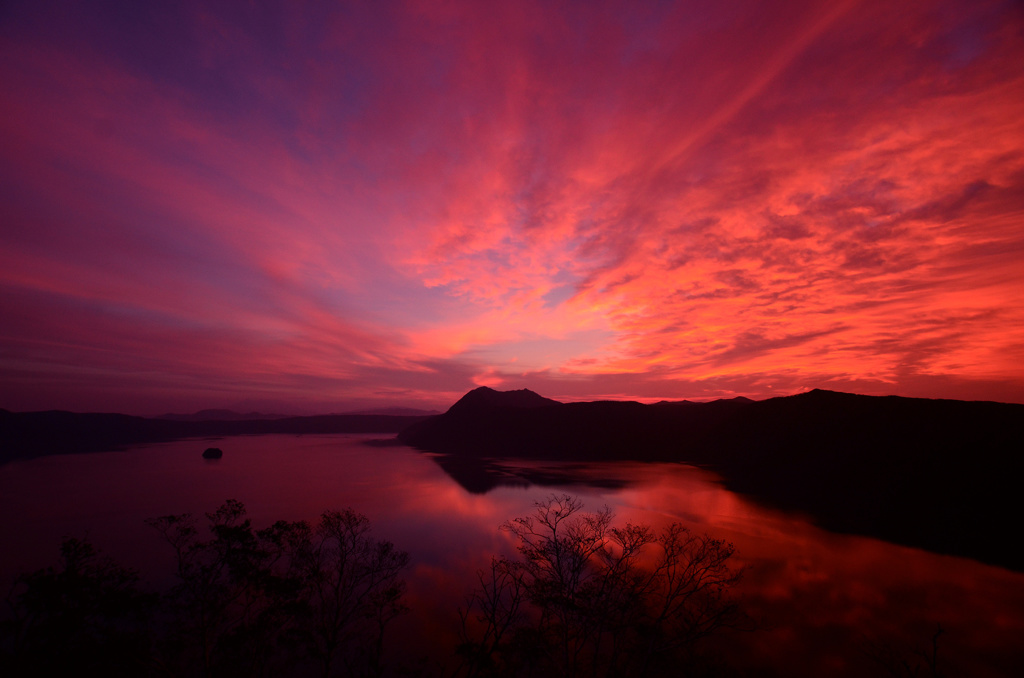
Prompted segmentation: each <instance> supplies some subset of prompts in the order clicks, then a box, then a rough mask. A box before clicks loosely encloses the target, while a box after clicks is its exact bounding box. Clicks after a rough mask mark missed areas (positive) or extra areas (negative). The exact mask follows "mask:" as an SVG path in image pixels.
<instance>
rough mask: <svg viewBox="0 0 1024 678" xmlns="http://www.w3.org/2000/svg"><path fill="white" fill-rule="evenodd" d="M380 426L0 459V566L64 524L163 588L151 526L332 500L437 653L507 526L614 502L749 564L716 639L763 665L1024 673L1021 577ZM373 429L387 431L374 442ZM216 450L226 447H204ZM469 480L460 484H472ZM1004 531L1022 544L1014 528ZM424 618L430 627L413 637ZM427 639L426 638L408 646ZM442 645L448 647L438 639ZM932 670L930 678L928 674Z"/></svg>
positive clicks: (33, 549)
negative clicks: (435, 444)
mask: <svg viewBox="0 0 1024 678" xmlns="http://www.w3.org/2000/svg"><path fill="white" fill-rule="evenodd" d="M374 437H375V436H343V435H338V436H290V435H268V436H240V437H231V438H221V439H217V440H215V441H214V440H184V441H177V442H173V443H164V444H156V445H148V446H143V447H138V448H134V449H130V450H124V451H116V452H103V453H93V454H80V455H60V456H49V457H41V458H37V459H32V460H27V461H18V462H14V463H10V464H6V465H4V466H0V515H2V516H3V519H2V520H0V544H3V556H2V562H0V577H2V582H3V585H4V586H7V585H8V583H9V582H10V580H11V578H12V577H13V576H14V575H15V574H16V573H17V572H21V571H25V570H30V569H34V568H39V567H43V566H45V565H49V564H52V563H54V562H55V561H56V556H57V548H58V545H59V542H60V539H61V537H62V536H75V537H83V536H87V537H88V538H89V539H90V540H91V541H92V542H94V543H95V544H96V545H97V546H98V547H99V548H100V549H101V550H102V551H103V552H104V553H105V554H106V555H109V556H111V557H112V558H114V559H115V560H116V561H118V562H119V563H121V564H124V565H127V566H131V567H134V568H136V569H138V570H140V571H141V572H142V573H144V575H145V576H146V577H147V578H148V579H150V580H157V581H156V582H155V583H156V584H158V585H162V584H165V583H167V582H166V581H160V580H161V578H162V577H163V578H166V577H168V576H169V573H170V557H171V554H170V553H169V548H168V547H166V545H165V544H164V543H163V542H162V541H161V540H160V538H159V536H158V535H157V534H156V533H155V532H154V530H152V529H151V528H150V527H148V526H146V525H145V523H144V520H145V519H146V518H151V517H155V516H160V515H166V514H171V513H193V514H197V515H200V514H202V513H203V512H207V511H212V510H214V509H215V508H217V507H218V506H219V505H220V504H221V503H222V502H223V501H224V500H226V499H229V498H230V499H237V500H239V501H241V502H243V503H244V504H245V505H246V507H247V509H248V510H249V516H250V517H251V518H252V519H253V522H254V523H255V524H256V526H257V527H262V526H265V525H268V524H270V523H271V522H273V521H275V520H279V519H286V520H299V519H305V520H310V521H315V520H316V518H317V517H318V516H319V515H320V513H321V512H322V511H324V510H326V509H334V508H343V507H352V508H353V509H355V510H356V511H359V512H361V513H364V514H365V515H367V516H368V517H369V518H370V520H371V523H372V525H373V531H374V534H375V535H376V536H377V537H378V538H383V539H387V540H390V541H392V542H394V543H395V544H396V546H398V547H399V548H401V549H404V550H406V551H408V552H409V553H410V554H411V556H412V565H411V567H410V570H409V571H408V572H407V575H406V581H407V583H408V595H407V601H406V602H407V604H408V605H409V606H410V607H411V612H410V613H409V614H408V615H406V616H405V617H403V618H402V619H401V620H400V621H399V623H398V624H396V626H395V628H394V629H392V631H393V633H392V642H393V644H395V646H396V650H395V651H396V652H399V651H400V652H401V654H402V655H403V656H407V657H414V656H420V655H421V654H422V655H424V656H429V657H430V661H436V662H440V661H443V660H444V659H445V658H446V657H447V655H448V654H450V653H451V648H453V647H454V644H455V638H456V630H457V627H458V615H457V608H458V606H459V605H460V604H461V603H462V601H463V600H464V598H465V595H466V594H467V593H468V592H469V589H470V588H471V586H472V584H473V583H474V582H475V574H474V573H475V572H476V570H477V569H480V568H482V567H484V566H485V565H486V564H487V563H488V562H489V560H490V557H491V555H492V554H501V553H504V554H512V553H514V543H513V542H512V540H511V537H510V535H508V534H507V533H505V532H503V531H501V530H499V529H498V528H499V525H501V524H502V523H503V522H505V521H506V520H509V519H511V518H514V517H517V516H522V515H526V514H528V513H530V511H531V509H532V507H533V503H534V502H535V501H538V500H541V499H544V498H545V497H547V496H549V495H550V494H551V493H562V492H567V493H570V494H573V495H575V496H578V497H580V498H581V499H582V500H583V501H584V503H585V504H586V507H587V509H589V510H599V509H601V508H602V507H603V506H605V505H607V506H608V507H610V508H611V509H612V510H613V511H614V513H615V514H616V516H617V521H616V522H617V523H624V522H626V521H631V522H635V523H648V524H651V525H653V526H655V527H660V526H662V525H665V524H667V523H669V522H671V521H680V522H682V523H683V524H685V525H686V526H688V527H690V528H691V529H692V530H694V531H696V532H708V533H710V534H711V535H712V536H714V537H717V538H722V539H725V540H727V541H730V542H732V543H733V544H735V546H736V550H737V555H736V556H735V560H736V563H737V565H742V566H744V567H746V568H747V569H746V571H745V574H744V578H743V580H742V581H741V583H740V584H739V586H738V587H737V590H736V593H737V595H738V596H739V597H740V598H741V600H742V602H743V605H744V608H745V609H746V611H747V613H748V614H750V615H751V616H752V617H753V618H754V619H756V620H758V622H759V626H760V628H759V629H758V630H756V631H752V632H747V631H742V632H739V631H737V632H730V633H728V634H725V635H723V636H721V637H719V638H718V639H717V642H718V644H719V646H720V647H719V649H721V650H723V651H725V652H727V653H728V656H729V657H730V660H731V661H732V662H733V663H734V664H736V665H737V666H739V667H741V668H746V669H753V668H758V669H763V670H764V673H763V675H803V676H819V675H834V676H842V675H847V676H859V675H885V671H884V669H883V668H882V667H881V666H880V665H878V664H876V663H874V660H873V659H872V657H873V656H876V655H878V654H880V653H882V652H888V651H891V652H892V653H894V656H898V657H905V658H909V659H913V658H914V652H915V651H916V650H917V649H925V648H930V647H931V639H932V635H933V633H934V632H935V630H936V628H937V625H941V627H942V629H943V630H944V633H943V634H942V636H941V638H940V640H939V659H940V662H942V664H943V665H944V666H945V667H946V670H947V673H948V674H949V675H972V676H1006V675H1019V674H1018V671H1019V670H1020V668H1021V667H1024V643H1022V642H1021V639H1022V638H1024V574H1021V573H1015V572H1011V571H1008V570H1005V569H1001V568H997V567H992V566H987V565H983V564H981V563H978V562H975V561H971V560H967V559H963V558H954V557H949V556H940V555H935V554H932V553H928V552H925V551H921V550H917V549H911V548H906V547H902V546H897V545H893V544H888V543H885V542H881V541H878V540H874V539H869V538H865V537H858V536H850V535H838V534H832V533H829V532H826V531H824V530H821V529H819V528H817V527H815V526H814V525H813V523H812V522H811V521H809V520H808V519H806V518H805V517H802V516H799V515H793V514H788V513H783V512H780V511H776V510H773V509H770V508H766V507H763V506H759V505H757V504H755V503H753V502H751V501H748V500H747V499H745V498H743V497H741V496H738V495H736V494H734V493H732V492H729V491H727V490H725V489H723V488H722V487H721V486H720V485H719V484H718V483H717V482H716V479H715V477H714V476H713V475H711V474H709V473H707V472H705V471H703V470H700V469H696V468H693V467H690V466H686V465H681V464H651V463H629V462H614V463H595V464H571V465H570V464H547V465H544V464H536V463H527V462H522V461H518V462H513V461H506V462H500V461H499V462H495V463H494V464H493V465H492V467H491V469H490V476H489V477H490V478H491V480H492V481H493V482H491V483H489V484H488V485H487V486H486V487H490V489H489V490H488V491H486V492H483V491H480V490H481V489H482V488H481V487H477V486H475V485H472V484H469V483H466V485H467V486H469V487H473V489H474V490H476V491H470V490H468V489H466V487H465V486H464V485H462V484H460V483H459V482H456V481H455V480H454V479H453V477H452V476H451V475H449V474H448V473H447V472H446V471H445V470H444V469H443V468H442V466H441V465H440V464H438V463H437V461H436V459H435V457H434V456H433V455H428V454H424V453H422V452H418V451H416V450H413V449H410V448H408V447H403V446H385V447H380V446H369V445H367V444H366V442H367V440H369V439H372V438H374ZM377 437H379V436H377ZM208 446H216V447H220V448H221V449H223V450H224V457H223V458H222V459H219V460H213V461H208V460H204V459H202V458H201V457H200V454H201V452H202V451H203V449H205V448H206V447H208ZM463 482H465V480H463ZM1007 538H1008V539H1010V538H1013V537H1012V536H1011V535H1008V536H1007ZM428 627H429V629H430V632H429V638H426V635H427V634H424V633H422V632H421V630H422V629H423V628H428ZM413 638H419V639H420V640H419V641H414V640H410V639H413ZM438 648H441V649H440V650H438ZM922 675H923V674H922Z"/></svg>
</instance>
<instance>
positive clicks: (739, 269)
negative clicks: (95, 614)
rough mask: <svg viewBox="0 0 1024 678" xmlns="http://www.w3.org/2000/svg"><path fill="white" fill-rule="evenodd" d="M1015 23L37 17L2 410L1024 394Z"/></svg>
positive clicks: (250, 14) (801, 18)
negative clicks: (819, 390)
mask: <svg viewBox="0 0 1024 678" xmlns="http://www.w3.org/2000/svg"><path fill="white" fill-rule="evenodd" d="M1022 28H1024V16H1022V13H1021V10H1020V9H1019V7H1017V6H1015V5H1014V3H1008V2H993V3H960V2H949V3H935V2H922V3H900V5H899V7H895V6H892V5H891V3H874V2H847V3H828V4H827V5H822V4H821V3H811V2H807V3H801V2H790V3H785V4H779V3H773V4H772V5H771V6H770V7H768V6H764V5H761V4H756V3H750V4H746V3H732V4H729V5H728V6H725V5H717V4H701V3H663V4H660V5H657V6H653V5H652V6H650V7H644V8H638V7H636V6H635V4H633V3H624V4H621V5H619V4H615V3H608V4H604V5H601V6H600V7H597V6H594V5H593V4H592V3H579V4H571V3H570V4H564V5H559V6H558V7H557V8H556V7H551V6H549V4H548V3H536V4H531V3H459V2H455V3H444V4H442V3H414V2H409V3H370V4H365V5H360V4H354V3H352V4H349V3H346V4H344V5H342V6H340V7H335V6H333V5H330V6H320V5H315V6H308V7H299V6H297V5H292V4H283V5H281V6H271V5H269V4H268V5H265V6H262V7H261V8H254V7H252V6H250V5H248V4H240V5H239V6H238V7H227V8H219V9H210V8H207V7H205V5H204V4H202V3H197V4H194V5H192V4H188V3H183V4H181V5H178V6H175V7H174V8H162V9H152V8H144V7H142V8H140V7H137V6H136V5H134V4H130V3H129V4H125V5H124V6H121V7H114V6H111V7H109V8H107V9H105V10H104V11H99V10H95V9H94V8H89V7H86V6H85V5H81V6H79V5H76V4H74V3H71V4H60V3H58V4H56V5H53V6H47V4H46V3H31V4H29V3H12V4H11V5H10V7H9V8H7V9H5V10H4V14H3V16H2V17H0V82H2V83H3V88H4V93H5V96H4V97H3V101H2V103H0V114H2V123H0V183H2V185H3V188H0V195H2V196H3V204H4V223H3V225H2V226H0V244H2V249H0V295H2V296H0V305H2V307H3V309H2V310H3V313H4V318H5V319H6V320H5V323H4V329H3V330H2V331H0V342H2V343H0V371H2V374H3V376H4V378H3V382H4V384H5V386H4V388H3V391H2V396H3V397H2V399H0V407H8V408H11V409H33V408H42V407H51V406H53V407H67V408H72V409H84V408H88V409H96V408H108V409H122V410H126V409H127V410H132V411H138V412H143V411H146V412H155V411H161V410H163V409H168V408H171V407H172V406H173V407H178V408H185V409H189V408H192V409H198V408H199V407H205V406H213V405H234V404H237V403H243V402H244V403H250V404H254V405H260V406H264V405H265V406H267V407H270V406H273V405H277V406H279V407H280V406H284V405H285V404H286V403H292V406H293V407H295V408H298V409H300V410H303V411H311V410H321V411H322V410H324V409H328V410H330V409H343V408H344V407H347V406H349V405H351V406H361V405H363V404H367V403H371V402H378V401H379V402H384V401H388V402H393V403H396V404H422V405H429V406H435V407H444V406H446V405H447V404H449V403H450V402H451V401H452V400H453V399H454V398H457V397H458V396H459V395H460V394H461V393H462V392H464V391H465V390H467V389H469V388H472V387H473V386H475V385H479V384H487V385H491V386H496V387H505V388H521V387H529V388H533V389H535V390H538V391H540V392H542V393H544V394H545V395H549V396H553V397H559V398H564V399H589V398H597V397H624V398H642V399H646V400H654V399H660V398H687V397H691V398H710V397H720V396H732V395H747V396H751V397H766V396H769V395H771V394H775V393H778V394H786V393H792V392H794V391H798V390H802V389H806V388H812V387H826V388H838V389H844V390H857V391H860V392H865V393H898V394H902V395H914V396H929V397H963V398H987V399H996V400H1013V401H1018V402H1024V342H1022V341H1021V329H1020V328H1022V327H1024V273H1022V270H1024V266H1022V265H1021V264H1022V263H1024V227H1022V226H1024V71H1022V70H1021V69H1020V67H1019V64H1020V63H1021V62H1022V61H1024V47H1022V45H1024V41H1022V40H1021V37H1022V35H1021V33H1022ZM132 394H134V395H132Z"/></svg>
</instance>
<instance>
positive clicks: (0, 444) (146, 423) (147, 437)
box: [0, 410, 424, 463]
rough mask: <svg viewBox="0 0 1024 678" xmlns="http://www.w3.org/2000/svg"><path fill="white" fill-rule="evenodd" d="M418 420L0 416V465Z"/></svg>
mask: <svg viewBox="0 0 1024 678" xmlns="http://www.w3.org/2000/svg"><path fill="white" fill-rule="evenodd" d="M423 419H424V417H422V416H414V417H408V416H393V415H379V414H327V415H321V416H314V417H283V418H280V419H254V420H232V421H219V420H209V421H176V420H168V419H147V418H144V417H131V416H128V415H125V414H80V413H76V412H61V411H49V412H8V411H6V410H0V463H4V462H8V461H11V460H13V459H19V458H27V457H36V456H42V455H46V454H67V453H76V452H98V451H102V450H112V449H117V448H121V447H126V446H130V445H141V444H145V443H156V442H165V441H169V440H179V439H182V438H205V437H216V436H231V435H257V434H269V433H293V434H327V433H398V432H399V431H401V430H403V429H404V428H406V427H407V426H409V425H410V424H414V423H416V422H419V421H422V420H423Z"/></svg>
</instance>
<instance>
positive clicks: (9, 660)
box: [0, 495, 741, 678]
mask: <svg viewBox="0 0 1024 678" xmlns="http://www.w3.org/2000/svg"><path fill="white" fill-rule="evenodd" d="M148 522H149V524H150V525H151V526H152V527H153V528H154V529H155V531H156V532H157V533H158V534H159V535H160V536H161V537H162V538H163V540H164V541H166V543H167V544H168V546H169V547H170V548H171V549H172V550H173V553H174V556H175V557H174V563H175V568H176V571H175V573H174V581H175V584H174V586H173V587H172V588H170V589H169V590H167V591H164V592H161V593H155V592H152V591H147V590H146V589H145V588H144V587H142V586H141V585H140V581H139V578H138V576H137V574H136V573H134V572H132V571H130V570H127V569H125V568H123V567H121V566H119V565H117V564H116V563H114V562H111V561H110V560H108V559H105V558H103V557H102V556H101V555H100V554H99V553H98V552H97V550H96V549H95V547H93V546H92V545H91V544H90V543H88V542H86V541H82V540H78V539H66V540H65V541H64V542H63V543H62V545H61V554H60V559H59V562H58V563H57V564H56V565H55V566H53V567H50V568H47V569H44V570H39V571H37V572H34V573H31V574H27V575H23V576H21V577H20V578H19V579H18V581H17V582H16V584H15V587H14V589H13V590H12V591H11V594H10V595H9V597H8V604H9V607H10V614H9V615H8V618H7V619H6V620H5V621H4V622H3V627H2V633H0V640H2V657H0V661H2V663H3V665H4V666H5V671H4V672H5V675H11V676H29V675H72V674H82V673H85V674H97V675H108V676H138V675H154V676H157V675H159V676H278V675H303V676H305V675H309V676H316V675H320V676H332V675H344V676H382V675H393V674H396V673H398V672H399V669H400V668H402V667H396V666H392V665H389V664H388V661H387V660H388V654H389V653H388V651H387V648H388V645H387V643H386V640H387V639H386V633H385V632H386V630H387V629H388V627H389V626H390V625H391V622H392V621H393V620H394V619H395V618H396V617H397V616H398V615H400V614H402V613H403V612H404V611H406V607H405V605H404V603H403V594H404V592H405V583H404V581H403V579H402V574H403V571H404V570H405V569H406V568H407V566H408V565H409V555H408V554H407V553H406V552H404V551H401V550H399V549H397V548H395V546H394V545H393V544H391V543H390V542H388V541H384V540H378V539H376V538H375V537H374V536H373V535H372V533H371V531H370V524H369V521H368V520H367V518H366V517H365V516H363V515H361V514H358V513H356V512H354V511H352V510H350V509H345V510H342V511H327V512H325V513H324V514H323V515H322V516H321V517H320V520H319V522H318V523H317V524H316V525H310V524H308V523H306V522H301V521H300V522H287V521H279V522H277V523H274V524H273V525H271V526H269V527H266V528H263V529H255V528H254V527H253V525H252V523H251V521H250V519H249V518H247V517H246V512H245V508H244V506H243V505H242V504H241V503H239V502H237V501H227V502H226V503H225V504H224V505H222V506H221V507H220V508H218V509H217V510H216V511H214V512H212V513H208V514H206V515H205V520H197V519H196V518H194V517H193V516H190V515H172V516H164V517H161V518H156V519H153V520H150V521H148ZM503 529H506V530H508V531H509V532H510V533H512V534H513V535H514V536H515V537H516V539H517V542H518V545H519V548H518V551H519V553H518V557H516V558H508V557H500V558H495V559H493V561H492V563H491V567H490V569H489V570H488V571H486V572H480V573H478V575H479V581H478V586H477V588H476V589H475V590H473V591H472V592H471V593H470V594H469V595H468V597H467V603H466V605H465V606H464V607H463V608H462V609H461V610H460V618H461V621H462V624H461V629H460V637H461V639H462V642H461V644H460V646H459V648H458V649H457V654H458V657H457V659H456V661H453V662H452V663H451V665H450V666H448V667H447V668H444V669H439V670H440V671H441V672H442V673H443V674H446V675H454V676H465V677H467V678H469V677H477V676H519V675H524V676H526V675H529V676H549V675H559V676H580V675H587V676H630V675H637V676H649V675H663V674H671V675H680V673H686V669H687V667H689V668H693V669H696V668H697V667H698V666H699V665H700V663H699V662H698V660H697V657H698V655H697V653H696V650H697V648H698V644H699V641H700V640H701V639H702V638H704V637H706V636H708V635H709V634H712V633H714V632H715V631H717V630H718V629H720V628H722V627H724V626H730V625H735V624H736V623H738V622H739V621H740V619H741V616H740V614H739V610H738V608H737V606H736V604H735V603H734V602H733V601H732V600H731V599H730V597H729V595H728V593H729V589H730V587H731V586H732V585H733V584H734V583H735V582H736V581H737V579H738V576H739V575H738V573H737V572H735V571H734V570H732V569H730V567H729V561H730V558H731V557H732V555H733V548H732V546H731V545H729V544H726V543H724V542H722V541H719V540H715V539H712V538H710V537H708V536H707V535H701V536H698V535H694V534H692V533H690V532H689V531H688V530H687V529H686V528H684V527H682V526H681V525H678V524H673V525H671V526H669V527H668V528H666V529H665V530H664V531H663V532H661V533H660V534H655V533H654V531H653V530H652V529H651V528H650V527H648V526H643V525H626V526H624V527H616V526H614V525H613V516H612V514H611V513H610V511H608V510H607V509H605V510H604V511H601V512H597V513H588V512H585V511H583V507H582V504H581V503H580V502H579V500H577V499H575V498H573V497H570V496H567V495H563V496H552V497H551V498H549V499H547V500H545V501H543V502H540V503H538V504H537V505H536V508H535V511H534V512H533V513H532V514H531V515H528V516H524V517H521V518H517V519H515V520H512V521H509V522H508V523H506V524H505V525H504V526H503ZM405 669H406V670H405V671H403V673H405V672H411V670H410V669H409V667H405ZM421 672H423V673H425V672H426V671H423V670H421Z"/></svg>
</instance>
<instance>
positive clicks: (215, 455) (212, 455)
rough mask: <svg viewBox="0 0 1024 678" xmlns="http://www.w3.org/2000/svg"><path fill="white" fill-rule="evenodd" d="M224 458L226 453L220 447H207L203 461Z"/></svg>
mask: <svg viewBox="0 0 1024 678" xmlns="http://www.w3.org/2000/svg"><path fill="white" fill-rule="evenodd" d="M223 456H224V452H223V451H222V450H221V449H220V448H219V447H207V448H206V451H205V452H203V459H220V458H221V457H223Z"/></svg>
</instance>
